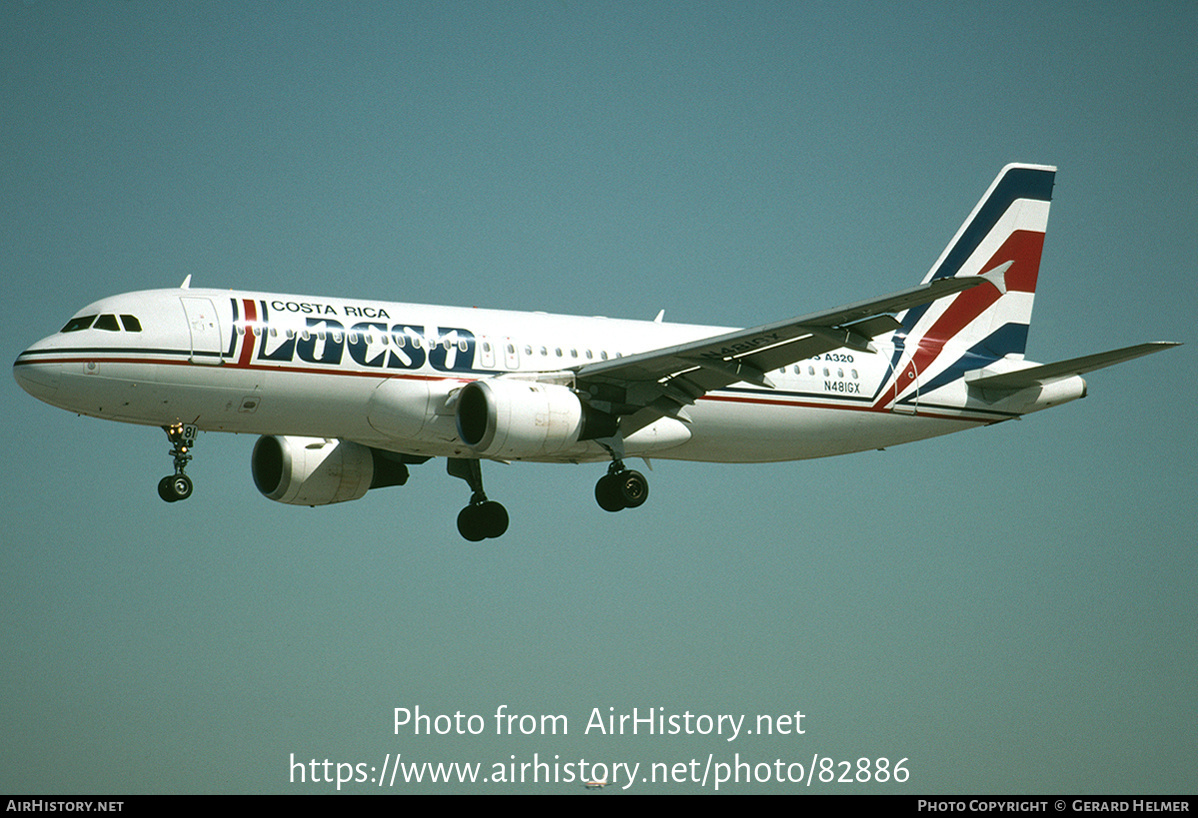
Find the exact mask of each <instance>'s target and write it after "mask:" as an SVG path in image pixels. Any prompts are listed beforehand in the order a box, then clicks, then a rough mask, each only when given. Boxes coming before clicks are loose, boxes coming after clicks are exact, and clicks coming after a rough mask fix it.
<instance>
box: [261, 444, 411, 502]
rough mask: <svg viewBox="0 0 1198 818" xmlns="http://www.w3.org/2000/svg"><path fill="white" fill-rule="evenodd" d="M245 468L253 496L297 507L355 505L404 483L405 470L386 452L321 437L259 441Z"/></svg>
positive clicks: (405, 480) (406, 476)
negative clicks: (369, 494) (251, 480)
mask: <svg viewBox="0 0 1198 818" xmlns="http://www.w3.org/2000/svg"><path fill="white" fill-rule="evenodd" d="M250 467H251V469H252V470H253V473H254V484H255V485H256V486H257V487H258V491H260V492H262V494H263V495H265V496H266V497H268V498H270V499H271V500H275V501H277V502H280V503H290V504H292V505H298V506H323V505H328V504H329V503H341V502H344V501H345V500H357V499H358V498H359V497H361V496H362V495H364V494H365V493H366V492H367V491H368V490H369V489H372V488H379V487H381V486H398V485H403V484H404V483H406V482H407V480H408V468H407V466H405V465H404V464H403V463H401V462H399V461H398V460H392V459H388V458H387V456H386V454H385V453H382V452H376V451H375V450H374V449H371V448H369V447H368V446H362V445H360V444H358V443H352V442H350V441H348V440H330V439H328V438H323V437H275V436H273V435H268V436H266V437H261V438H259V439H258V442H257V443H256V444H254V454H253V457H252V458H251V460H250Z"/></svg>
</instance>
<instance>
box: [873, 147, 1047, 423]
mask: <svg viewBox="0 0 1198 818" xmlns="http://www.w3.org/2000/svg"><path fill="white" fill-rule="evenodd" d="M1056 172H1057V171H1056V168H1054V167H1049V166H1046V165H1007V166H1006V167H1005V168H1003V169H1002V171H1000V172H999V174H998V178H996V179H995V180H994V182H993V184H991V185H990V189H989V190H987V191H986V193H985V195H984V196H982V199H981V201H979V202H978V203H977V206H976V207H974V209H973V212H972V213H970V214H969V218H967V219H966V220H965V223H964V224H963V225H961V229H960V230H958V231H957V234H956V235H955V236H953V238H952V241H950V242H949V243H948V247H946V248H945V249H944V252H943V253H941V255H940V258H939V259H937V260H936V263H935V264H933V265H932V269H931V270H930V271H929V272H928V274H927V276H925V277H924V283H925V284H926V283H927V282H929V281H933V280H935V279H938V278H946V277H950V276H957V277H960V276H976V275H986V276H987V278H989V279H990V283H991V284H992V285H993V286H986V285H982V286H980V287H973V288H971V289H968V290H965V291H964V292H962V293H960V294H959V295H957V296H954V297H952V298H944V299H941V300H939V301H933V302H932V303H930V304H924V305H922V306H919V307H913V308H911V309H910V310H907V311H906V312H905V313H903V314H902V315H900V316H899V321H900V323H901V324H902V327H901V328H900V329H898V330H896V331H895V336H894V340H895V350H894V357H893V359H892V360H891V362H890V364H891V375H890V377H889V378H888V379H887V382H886V383H885V384H884V386H883V388H882V389H881V390H880V391H879V393H878V398H879V400H878V406H880V407H881V406H889V407H892V408H893V409H894V410H895V411H900V409H901V408H902V407H908V410H909V411H913V409H911V407H914V406H915V405H916V403H917V402H918V400H919V395H920V394H921V393H923V394H927V393H928V392H931V391H933V390H935V389H937V388H939V387H941V386H943V385H945V384H948V383H951V382H952V381H955V380H957V379H958V378H961V377H962V376H963V375H964V374H965V372H967V371H970V370H973V369H980V368H982V367H984V366H986V365H988V364H990V363H993V362H994V361H997V360H999V359H1000V358H1004V357H1006V356H1008V355H1010V356H1014V357H1017V358H1022V357H1023V352H1024V348H1025V347H1026V345H1027V330H1028V325H1029V324H1030V323H1031V320H1032V300H1033V298H1034V297H1035V294H1036V278H1037V276H1038V275H1039V273H1040V251H1041V250H1042V249H1043V247H1044V231H1045V229H1046V228H1047V227H1048V206H1049V202H1050V201H1051V199H1052V186H1053V182H1054V181H1055V179H1056Z"/></svg>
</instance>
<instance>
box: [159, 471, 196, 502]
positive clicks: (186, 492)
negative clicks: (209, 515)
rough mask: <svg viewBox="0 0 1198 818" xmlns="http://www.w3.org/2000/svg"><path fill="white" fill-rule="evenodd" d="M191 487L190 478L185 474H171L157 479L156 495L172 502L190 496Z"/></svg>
mask: <svg viewBox="0 0 1198 818" xmlns="http://www.w3.org/2000/svg"><path fill="white" fill-rule="evenodd" d="M192 488H193V487H192V484H191V478H190V477H188V476H187V475H186V474H173V475H169V476H167V477H164V478H162V479H161V480H159V481H158V496H159V497H161V498H162V499H163V500H166V501H167V502H168V503H174V502H177V501H179V500H186V499H187V498H188V497H190V496H191V492H192Z"/></svg>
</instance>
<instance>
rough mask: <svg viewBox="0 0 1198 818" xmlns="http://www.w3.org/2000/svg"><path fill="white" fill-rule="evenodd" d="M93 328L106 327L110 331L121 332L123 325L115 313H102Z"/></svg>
mask: <svg viewBox="0 0 1198 818" xmlns="http://www.w3.org/2000/svg"><path fill="white" fill-rule="evenodd" d="M92 328H93V329H106V330H108V331H109V332H120V331H121V325H120V324H118V323H117V322H116V316H115V315H101V316H100V317H99V318H97V319H96V323H95V324H93V325H92Z"/></svg>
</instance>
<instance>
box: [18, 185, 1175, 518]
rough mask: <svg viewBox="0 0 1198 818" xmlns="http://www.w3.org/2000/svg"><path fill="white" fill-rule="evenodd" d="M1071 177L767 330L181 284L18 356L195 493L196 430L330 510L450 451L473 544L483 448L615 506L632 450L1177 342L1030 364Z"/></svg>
mask: <svg viewBox="0 0 1198 818" xmlns="http://www.w3.org/2000/svg"><path fill="white" fill-rule="evenodd" d="M1055 175H1056V169H1055V168H1052V167H1045V166H1039V165H1008V166H1007V167H1005V168H1003V170H1002V172H1001V173H999V175H998V178H996V179H995V180H994V183H993V184H992V185H991V186H990V189H989V190H987V191H986V193H985V195H984V196H983V197H982V199H981V201H980V202H979V203H978V205H977V206H976V207H975V208H974V210H973V212H972V213H971V214H970V215H969V217H968V218H967V219H966V220H965V223H964V225H962V227H961V228H960V230H958V231H957V234H956V235H955V236H954V237H953V239H952V241H950V242H949V245H948V247H947V248H946V249H945V250H944V252H943V253H942V254H941V256H940V258H939V259H938V260H937V261H936V263H935V264H934V265H933V266H932V269H931V271H930V272H929V273H928V274H927V276H926V277H925V278H924V280H923V283H922V284H920V285H919V286H918V287H914V288H911V289H908V290H904V291H902V292H899V293H895V294H894V295H888V296H885V297H882V298H875V299H870V300H867V301H861V302H858V303H856V304H850V305H848V306H844V307H838V308H836V309H832V310H826V311H823V312H815V313H811V314H809V315H802V316H799V317H797V318H790V319H787V320H783V321H777V322H775V323H771V324H764V325H762V326H758V327H753V328H751V329H742V330H733V329H725V328H719V327H707V326H690V325H682V324H669V323H665V322H664V321H662V320H661V318H662V316H661V315H660V314H659V315H658V317H657V320H655V321H627V320H616V319H610V318H579V317H568V316H561V315H547V314H544V313H518V312H506V311H496V310H483V309H466V308H458V307H438V306H424V305H418V304H397V303H391V302H383V301H363V300H357V299H344V298H321V297H309V296H294V295H276V294H273V293H259V292H234V291H225V290H210V289H191V288H190V287H189V283H190V276H188V278H187V280H185V281H184V282H183V285H182V286H181V287H180V288H178V289H168V290H152V291H146V292H135V293H128V294H125V295H116V296H112V297H111V298H105V299H102V300H100V301H97V302H95V303H94V304H91V305H89V306H87V307H85V308H84V309H82V310H80V311H79V312H78V313H76V315H75V316H74V317H73V318H71V320H70V321H68V322H67V323H66V326H64V327H63V328H62V329H61V330H60V331H59V332H58V333H57V334H55V335H51V336H50V337H48V338H44V339H42V340H41V341H38V342H37V343H35V344H34V345H33V346H31V347H29V349H27V350H25V351H24V352H22V353H21V354H20V355H19V356H18V357H17V360H16V362H15V363H14V364H13V373H14V375H15V377H16V379H17V381H18V382H19V383H20V384H21V386H22V387H23V388H24V389H25V390H26V391H27V392H29V393H30V394H31V395H33V396H34V397H36V398H39V399H41V400H43V401H45V402H46V403H50V404H52V405H54V406H59V407H61V408H63V409H67V410H70V411H72V412H77V413H79V414H84V415H91V416H93V417H98V418H107V419H110V420H118V421H123V422H126V423H140V424H145V425H150V426H160V427H162V428H163V429H165V430H166V433H167V436H168V437H169V439H170V441H171V443H172V445H173V456H174V473H173V474H172V475H169V476H167V477H164V478H163V479H162V481H161V482H160V484H159V486H158V492H159V494H160V495H161V496H162V499H164V500H166V501H168V502H174V501H177V500H183V499H186V498H187V497H189V496H190V495H191V493H192V483H191V479H190V478H189V477H188V476H187V475H186V473H185V467H186V465H187V463H188V461H189V460H190V459H191V450H192V445H193V444H194V441H195V437H196V433H197V431H198V430H208V431H220V432H238V433H250V434H257V435H262V437H261V438H260V439H259V440H258V442H257V444H256V445H255V446H254V453H253V458H252V463H251V466H252V471H253V476H254V482H255V483H256V484H257V486H258V490H259V491H261V492H262V494H264V495H266V496H267V497H269V498H270V499H272V500H277V501H279V502H282V503H294V504H297V505H309V506H317V505H324V504H328V503H337V502H341V501H344V500H355V499H358V498H360V497H362V496H363V495H364V494H365V493H366V492H367V490H369V489H372V488H380V487H383V486H394V485H402V484H403V483H405V482H406V481H407V479H408V466H411V465H414V464H418V463H423V462H425V461H427V460H429V459H430V458H433V457H444V458H447V459H448V469H449V473H450V474H452V475H454V476H455V477H460V478H462V479H463V480H465V481H466V482H467V483H468V484H469V486H470V489H471V491H472V496H471V498H470V502H469V504H468V505H467V506H466V507H465V508H464V509H462V511H461V513H459V515H458V530H459V531H460V532H461V534H462V536H463V537H465V538H466V539H467V540H472V541H478V540H482V539H485V538H487V537H498V536H500V535H501V534H503V533H504V531H506V530H507V527H508V514H507V511H506V510H505V509H504V507H503V506H502V505H500V504H499V503H497V502H495V501H493V500H488V499H487V496H486V494H485V493H484V491H483V482H482V472H481V468H480V462H481V461H482V460H499V461H514V460H530V461H536V462H549V463H584V462H608V463H609V466H608V468H607V473H606V474H605V475H603V476H602V477H600V478H599V481H598V483H597V484H596V486H595V498H596V500H597V501H598V503H599V505H600V507H602V508H603V509H605V510H607V511H619V510H621V509H626V508H636V507H637V506H640V505H641V504H642V503H644V502H645V499H646V497H647V496H648V492H649V486H648V483H647V482H646V480H645V477H644V475H642V474H641V473H640V472H637V471H634V470H632V469H629V468H627V467H626V466H625V465H624V461H625V459H626V458H629V457H642V458H645V459H646V460H648V458H650V457H652V458H661V459H673V460H699V461H713V462H729V463H731V462H740V463H744V462H767V461H778V460H800V459H804V458H812V457H826V456H828V455H836V454H845V453H848V452H857V451H863V450H867V449H877V448H882V447H885V446H893V445H895V444H898V443H906V442H908V441H913V440H921V439H923V438H929V437H934V436H937V435H943V434H947V433H949V432H956V431H960V430H962V429H970V428H973V427H976V426H982V425H987V424H991V423H998V422H1001V421H1004V420H1010V419H1011V418H1017V417H1019V416H1020V415H1024V414H1027V413H1029V412H1035V411H1037V410H1040V409H1045V408H1047V407H1049V406H1055V405H1057V404H1059V403H1065V402H1066V401H1071V400H1074V399H1075V398H1080V397H1083V396H1084V395H1085V393H1086V383H1085V381H1084V380H1082V378H1081V375H1082V373H1085V372H1089V371H1091V370H1095V369H1100V368H1102V367H1106V366H1110V365H1111V364H1116V363H1119V362H1121V361H1126V360H1129V359H1132V358H1136V357H1138V356H1141V355H1146V354H1148V353H1151V352H1156V351H1159V350H1161V349H1164V348H1166V347H1169V346H1175V344H1172V343H1167V342H1158V343H1149V344H1141V345H1138V346H1133V347H1128V348H1125V349H1119V350H1114V351H1112V352H1104V353H1100V354H1096V355H1087V356H1085V357H1082V358H1074V359H1072V360H1067V361H1061V362H1059V363H1053V364H1035V363H1032V362H1030V361H1027V360H1026V359H1025V358H1024V346H1025V343H1026V341H1027V332H1028V324H1029V321H1030V320H1031V314H1032V298H1033V295H1034V294H1035V290H1036V279H1037V275H1038V273H1039V269H1040V251H1041V248H1042V247H1043V243H1044V231H1045V227H1046V226H1047V223H1048V208H1049V201H1050V199H1051V194H1052V187H1053V181H1054V178H1055Z"/></svg>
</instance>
